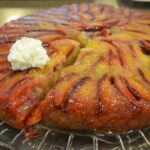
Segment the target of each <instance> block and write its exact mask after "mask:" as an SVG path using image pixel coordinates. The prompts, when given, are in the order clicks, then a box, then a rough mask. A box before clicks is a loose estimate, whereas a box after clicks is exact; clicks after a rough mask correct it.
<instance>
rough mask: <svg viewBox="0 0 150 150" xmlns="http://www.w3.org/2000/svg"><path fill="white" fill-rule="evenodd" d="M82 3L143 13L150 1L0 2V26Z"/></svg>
mask: <svg viewBox="0 0 150 150" xmlns="http://www.w3.org/2000/svg"><path fill="white" fill-rule="evenodd" d="M84 2H98V3H104V4H110V5H112V6H114V7H120V6H124V7H130V8H134V9H141V10H143V11H149V10H150V0H76V1H75V0H0V25H2V24H4V23H6V22H9V21H10V20H14V19H17V18H19V17H21V16H25V15H27V14H31V13H33V12H36V11H38V10H41V9H44V8H50V7H56V6H61V5H63V4H70V3H84Z"/></svg>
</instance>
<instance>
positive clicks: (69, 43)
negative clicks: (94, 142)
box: [0, 3, 150, 133]
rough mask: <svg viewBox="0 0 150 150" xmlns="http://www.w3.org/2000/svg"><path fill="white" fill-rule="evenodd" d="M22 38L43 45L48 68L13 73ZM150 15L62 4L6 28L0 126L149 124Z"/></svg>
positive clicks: (2, 30) (0, 63)
mask: <svg viewBox="0 0 150 150" xmlns="http://www.w3.org/2000/svg"><path fill="white" fill-rule="evenodd" d="M21 37H32V38H36V39H39V40H41V41H42V45H43V47H44V48H45V49H46V50H47V53H48V56H49V57H50V59H51V60H50V62H49V63H48V64H47V65H46V66H45V67H44V68H43V69H37V68H32V69H27V70H24V71H13V70H12V68H11V65H10V63H9V62H8V61H7V56H8V54H9V50H10V48H11V46H12V45H13V43H14V42H15V41H16V40H17V39H20V38H21ZM149 115H150V13H148V12H147V13H146V12H145V13H142V12H139V11H136V10H130V9H126V8H118V9H116V8H113V7H111V6H108V5H103V4H96V3H87V4H79V5H77V4H72V5H64V6H62V7H59V8H50V9H47V10H43V11H40V12H38V13H35V14H32V15H28V16H25V17H22V18H20V19H18V20H13V21H11V22H10V23H7V24H5V25H3V26H1V27H0V119H1V120H4V121H6V122H7V123H9V124H10V125H12V126H13V127H16V128H24V129H26V128H29V127H31V126H32V125H34V124H36V123H38V122H40V123H41V124H44V125H57V126H60V127H63V128H68V129H82V130H89V129H90V130H91V129H95V130H96V131H98V132H103V133H105V132H108V131H112V132H117V133H120V132H125V131H129V130H133V129H138V128H143V127H146V126H149V125H150V116H149Z"/></svg>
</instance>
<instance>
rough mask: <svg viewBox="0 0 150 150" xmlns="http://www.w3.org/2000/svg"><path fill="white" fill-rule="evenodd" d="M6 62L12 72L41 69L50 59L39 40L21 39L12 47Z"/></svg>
mask: <svg viewBox="0 0 150 150" xmlns="http://www.w3.org/2000/svg"><path fill="white" fill-rule="evenodd" d="M8 61H9V62H10V63H11V67H12V69H13V70H26V69H29V68H32V67H33V68H41V69H42V68H44V67H45V65H46V64H47V63H48V62H49V61H50V58H49V57H48V55H47V51H46V50H45V49H44V47H43V46H42V42H41V41H40V40H38V39H34V38H28V37H23V38H21V39H20V40H17V41H16V42H15V43H14V44H13V45H12V47H11V49H10V53H9V55H8Z"/></svg>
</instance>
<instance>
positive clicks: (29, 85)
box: [0, 32, 79, 128]
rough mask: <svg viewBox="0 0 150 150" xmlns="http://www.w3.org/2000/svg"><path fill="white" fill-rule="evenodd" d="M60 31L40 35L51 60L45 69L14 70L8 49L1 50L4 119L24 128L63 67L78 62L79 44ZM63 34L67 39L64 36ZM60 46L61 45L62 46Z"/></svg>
mask: <svg viewBox="0 0 150 150" xmlns="http://www.w3.org/2000/svg"><path fill="white" fill-rule="evenodd" d="M65 36H66V35H63V36H62V35H61V34H60V35H59V34H56V32H51V33H50V34H48V33H47V34H44V35H40V36H39V35H38V36H37V35H36V38H39V39H40V40H42V42H43V45H44V46H45V48H46V50H47V53H48V55H49V57H50V59H51V60H50V62H49V63H48V64H47V66H46V67H45V68H44V69H42V70H41V69H33V68H32V69H29V70H26V71H13V70H12V69H11V65H10V64H9V62H8V61H7V56H8V51H9V49H8V50H5V51H4V52H3V51H1V52H0V85H1V88H0V118H1V119H2V120H5V121H6V122H8V123H9V124H11V125H12V126H14V127H16V128H24V127H25V126H26V125H25V122H26V117H27V116H28V115H29V114H30V112H31V111H33V110H34V109H35V108H36V107H37V106H38V105H39V103H40V101H41V100H42V99H43V98H44V96H45V94H46V93H47V91H48V89H49V88H50V87H51V86H53V84H54V83H55V82H56V80H57V79H58V76H59V72H60V70H61V69H62V68H63V67H64V66H65V65H69V64H70V63H72V61H74V59H75V57H76V55H77V54H78V51H79V43H78V42H76V41H73V40H71V39H67V36H66V37H65ZM62 37H63V38H62ZM57 47H61V48H60V49H58V48H57Z"/></svg>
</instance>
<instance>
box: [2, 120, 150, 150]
mask: <svg viewBox="0 0 150 150" xmlns="http://www.w3.org/2000/svg"><path fill="white" fill-rule="evenodd" d="M149 140H150V128H145V129H143V130H138V131H130V132H128V133H127V134H122V135H113V134H107V135H104V134H95V133H88V132H83V133H82V132H81V133H80V132H68V131H65V130H59V129H55V128H52V129H48V130H47V129H43V130H42V131H41V134H40V136H39V137H37V138H35V139H32V140H29V139H26V138H25V137H24V133H23V130H17V129H13V128H12V127H10V126H9V125H7V124H5V122H1V123H0V141H1V142H0V146H1V147H5V148H7V149H8V150H149V149H150V142H149ZM1 147H0V149H1ZM3 150H4V149H3Z"/></svg>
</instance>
